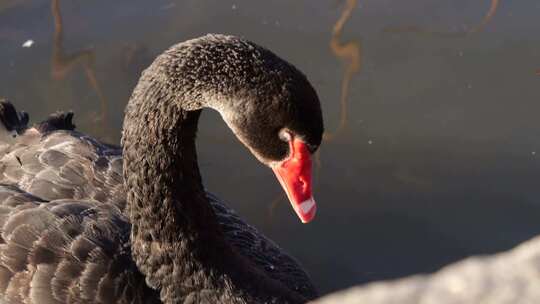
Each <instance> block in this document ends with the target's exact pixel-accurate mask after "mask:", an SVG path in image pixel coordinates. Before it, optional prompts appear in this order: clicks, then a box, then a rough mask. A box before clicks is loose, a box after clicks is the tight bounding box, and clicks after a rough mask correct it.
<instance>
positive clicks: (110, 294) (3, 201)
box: [0, 185, 159, 304]
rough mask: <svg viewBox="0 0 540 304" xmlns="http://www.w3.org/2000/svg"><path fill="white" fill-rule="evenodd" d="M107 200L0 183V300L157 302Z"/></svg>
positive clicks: (124, 225)
mask: <svg viewBox="0 0 540 304" xmlns="http://www.w3.org/2000/svg"><path fill="white" fill-rule="evenodd" d="M130 229H131V227H130V225H129V223H128V222H127V221H126V219H125V218H124V217H123V216H122V214H121V213H120V212H119V211H118V210H117V209H116V207H114V206H106V205H103V204H96V203H95V202H91V201H75V200H56V201H50V202H46V201H44V200H43V199H40V198H37V197H35V196H33V195H30V194H28V193H26V192H24V191H22V190H20V189H18V188H17V187H14V186H8V185H0V303H9V304H19V303H21V304H22V303H25V304H38V303H39V304H53V303H54V304H60V303H103V304H105V303H107V304H110V303H140V304H143V303H159V302H157V300H156V299H157V295H156V294H155V292H154V291H152V290H150V289H149V288H148V287H147V286H146V284H145V282H144V278H143V276H142V275H141V274H140V273H139V272H138V270H137V268H136V266H135V264H134V262H133V261H132V259H131V251H130V244H129V231H130Z"/></svg>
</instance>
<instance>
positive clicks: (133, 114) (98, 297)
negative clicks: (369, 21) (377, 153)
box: [0, 35, 322, 304]
mask: <svg viewBox="0 0 540 304" xmlns="http://www.w3.org/2000/svg"><path fill="white" fill-rule="evenodd" d="M229 50H230V52H229ZM193 52H195V53H197V52H202V53H203V54H202V55H200V54H195V55H194V54H193ZM207 52H209V53H207ZM231 52H232V53H231ZM242 52H247V53H244V54H242ZM265 52H268V51H266V50H264V49H262V48H260V47H258V46H256V45H254V44H251V43H249V42H246V41H243V40H240V39H237V38H234V37H228V36H219V35H216V36H206V37H204V38H200V39H197V40H193V41H190V42H188V43H183V44H179V45H177V46H175V47H173V48H171V49H170V50H169V51H167V52H166V53H165V54H164V55H161V56H160V57H159V58H158V59H157V60H156V62H154V64H153V65H152V66H151V67H150V68H149V69H148V70H147V71H146V72H145V73H144V74H143V77H142V79H141V81H140V83H139V85H138V87H137V89H136V90H135V92H134V94H133V96H132V99H131V101H130V104H129V106H128V108H127V110H126V121H125V125H124V136H123V146H124V147H123V153H122V149H121V148H120V147H115V146H111V145H106V144H102V143H100V142H99V141H97V140H95V139H93V138H91V137H88V136H85V135H83V134H80V133H78V132H76V131H73V130H71V129H73V127H74V126H72V125H71V116H70V115H69V114H68V115H60V116H58V115H57V116H56V117H53V118H52V119H49V120H48V121H46V122H44V123H42V124H40V125H38V126H37V127H36V128H32V129H28V130H26V131H25V132H21V135H20V136H18V137H17V138H15V139H12V140H11V139H10V142H9V143H7V144H4V147H3V148H2V150H1V151H0V183H1V184H0V232H1V238H0V303H6V304H16V303H39V304H48V303H301V302H305V301H306V300H309V299H312V298H314V297H315V296H316V291H315V288H314V287H313V285H312V283H311V282H310V280H309V278H308V276H307V275H306V273H305V272H304V271H303V270H302V268H301V267H300V266H299V265H298V263H297V262H296V261H295V260H294V259H292V258H291V257H290V256H288V255H287V254H286V253H284V252H283V251H282V250H281V249H280V248H279V247H278V246H277V245H275V244H274V243H273V242H271V241H270V240H268V239H267V238H265V237H264V236H263V235H261V234H260V233H259V232H257V230H256V229H254V228H253V227H251V226H249V225H248V224H246V223H245V222H243V221H242V220H241V219H240V218H239V217H238V216H237V215H236V214H235V213H234V211H233V210H231V209H230V208H228V207H227V206H226V205H224V204H223V203H221V202H219V201H218V200H217V198H215V197H214V196H212V195H211V194H208V193H206V192H205V190H204V189H203V188H202V186H201V183H200V176H199V173H198V168H197V165H196V155H195V151H194V136H193V135H194V133H195V130H196V123H197V119H198V116H199V113H200V110H198V109H200V107H202V106H212V105H209V104H204V103H206V102H209V100H215V101H218V102H221V105H213V107H214V108H216V109H218V110H223V111H222V116H223V117H224V119H225V120H226V122H227V123H228V124H229V126H231V128H232V129H233V131H234V132H235V133H236V134H237V136H238V137H239V138H240V139H241V140H242V142H244V143H245V144H246V145H247V146H248V147H249V148H250V149H251V150H252V152H254V154H256V156H257V157H258V158H259V159H265V160H267V159H268V160H273V159H276V157H275V155H276V153H278V154H279V153H283V151H281V150H279V149H277V150H274V151H268V149H262V150H261V146H260V145H259V144H261V143H262V144H263V145H264V144H268V141H265V142H264V143H263V142H262V141H258V139H257V138H255V139H253V138H250V137H249V135H246V134H244V133H242V132H244V131H245V130H242V128H240V127H239V126H240V124H237V123H236V122H235V121H234V120H235V119H238V116H237V115H236V116H235V112H231V111H227V110H226V108H227V107H226V106H225V103H227V102H233V103H234V102H239V100H227V97H230V98H232V97H236V98H238V99H242V98H254V96H250V94H253V91H252V87H253V86H259V89H258V91H257V92H258V93H261V94H265V90H268V89H269V88H261V87H260V85H261V83H266V84H268V85H271V83H269V81H270V80H272V81H275V80H273V79H262V80H261V79H254V78H249V79H251V80H252V81H253V83H251V84H250V83H245V79H246V78H245V77H246V75H244V76H242V73H245V72H246V69H247V68H252V67H247V66H244V67H242V66H240V67H239V66H236V67H235V66H232V67H231V69H230V70H229V71H222V72H224V74H220V75H218V76H219V77H214V76H215V74H216V73H217V71H215V70H212V68H215V66H214V67H211V66H208V65H205V64H202V63H197V64H198V65H196V64H195V63H194V62H192V61H190V58H196V57H194V56H199V57H201V56H202V58H200V59H201V60H208V56H217V57H219V56H224V55H223V54H225V55H227V58H228V56H230V55H231V54H236V55H238V58H236V59H234V60H236V62H237V63H238V62H239V63H241V64H246V62H250V61H251V60H255V61H256V66H255V67H256V68H263V69H266V68H270V69H271V70H272V71H276V72H277V73H278V74H279V73H282V75H277V76H276V75H273V76H272V77H274V76H276V77H277V79H278V80H280V79H281V78H280V77H285V83H284V84H283V83H281V84H280V83H279V81H278V83H276V85H277V86H278V88H281V89H282V90H281V93H283V94H286V93H288V92H287V90H288V89H287V88H285V87H284V85H287V84H291V83H292V84H295V85H296V83H295V81H301V82H302V81H304V80H302V78H301V77H303V76H299V77H300V80H296V79H295V78H294V77H297V75H296V74H295V73H297V72H296V70H291V69H294V68H292V67H291V66H288V65H286V66H282V65H284V64H286V63H284V62H282V61H281V60H279V59H278V58H277V57H275V55H273V54H271V53H269V52H268V53H269V54H271V55H269V54H268V53H265ZM246 55H252V56H253V58H251V59H249V58H248V59H247V61H246V58H243V56H244V57H245V56H246ZM174 56H176V57H174ZM205 56H206V57H205ZM257 56H259V57H260V58H258V57H257ZM267 56H269V57H268V58H266V57H267ZM172 57H174V58H172ZM210 59H212V58H210ZM213 59H219V60H221V61H223V58H213ZM267 59H268V60H273V61H272V62H271V64H272V65H275V66H274V67H267V66H264V65H265V64H267V62H266V61H265V60H267ZM234 60H233V61H234ZM258 60H259V61H260V60H262V61H263V63H262V64H263V65H260V66H257V64H261V63H260V62H259V63H257V61H258ZM214 63H215V61H213V62H209V64H214ZM184 67H185V68H189V69H190V70H191V71H194V73H201V74H199V75H198V76H197V77H198V79H193V78H190V77H193V75H195V74H193V73H191V74H190V73H187V72H185V71H182V69H183V68H184ZM163 69H169V70H163ZM259 72H261V73H262V74H260V75H259V74H257V75H259V76H261V77H262V76H265V75H264V73H265V72H266V71H264V70H262V71H259ZM168 73H184V75H177V76H178V77H177V78H172V76H171V75H169V74H168ZM227 73H229V75H227ZM231 75H234V77H236V78H237V79H232V80H231V79H229V78H231ZM291 75H292V76H293V78H294V79H292V80H291V79H290V78H287V77H289V76H291ZM247 76H248V77H252V76H255V75H247ZM266 76H268V75H266ZM234 77H233V78H234ZM263 78H264V77H263ZM171 79H174V81H175V82H174V83H173V82H170V80H171ZM216 81H219V82H216ZM156 82H157V83H159V84H156ZM301 84H302V85H303V83H301ZM198 86H206V87H204V88H203V87H198ZM213 86H214V87H213ZM216 86H217V87H216ZM220 86H223V87H220ZM271 89H272V90H273V89H275V88H271ZM250 90H251V91H250ZM303 90H304V89H303ZM308 90H309V88H308ZM311 90H312V89H311ZM289 93H290V92H289ZM302 93H303V92H302ZM310 93H311V92H310ZM168 94H173V95H174V96H168ZM227 94H228V95H227ZM242 94H243V95H242ZM293 95H294V94H293ZM246 96H247V97H246ZM275 97H276V98H280V96H275ZM297 97H298V96H297ZM171 98H172V99H174V100H168V99H171ZM182 100H186V102H184V104H182ZM188 101H189V102H188ZM310 102H311V101H310ZM316 103H317V104H316V105H315V106H313V107H315V110H317V109H316V108H317V107H318V100H317V101H316ZM301 108H302V107H301ZM308 109H309V106H308ZM243 110H245V111H257V110H258V109H257V108H246V107H244V108H243ZM318 111H319V112H318V115H319V118H317V117H315V118H313V119H315V124H317V123H319V122H320V123H321V125H320V127H319V128H318V129H317V130H316V131H315V133H321V134H315V135H314V136H315V140H311V138H309V137H310V136H311V134H310V133H309V132H308V133H305V134H304V133H303V131H301V133H299V134H300V135H302V137H303V138H307V139H308V140H307V142H308V143H312V144H313V145H314V146H316V145H318V143H320V136H321V135H322V120H320V108H319V109H318ZM315 112H316V111H315ZM0 114H1V113H0ZM315 114H316V115H317V113H315ZM295 115H296V116H299V115H300V116H301V115H304V114H295ZM306 115H307V114H306ZM26 120H27V119H26ZM20 123H21V124H25V123H26V122H25V121H23V120H21V122H20ZM244 123H246V122H244ZM248 124H249V122H248ZM287 127H288V128H291V129H292V130H293V131H295V129H299V130H303V129H302V128H301V127H302V126H301V125H300V127H299V128H297V127H296V126H295V125H292V126H289V125H287ZM20 129H23V128H20ZM62 129H64V130H62ZM319 129H320V130H319ZM319 131H320V132H319ZM9 134H11V133H9ZM259 139H261V138H259ZM317 141H318V142H317ZM315 148H316V147H315ZM262 152H268V153H267V154H265V153H262ZM285 153H286V152H285ZM126 162H127V165H126ZM163 172H165V173H163ZM123 176H124V177H127V179H124V178H123ZM126 193H127V197H126ZM206 206H208V207H206Z"/></svg>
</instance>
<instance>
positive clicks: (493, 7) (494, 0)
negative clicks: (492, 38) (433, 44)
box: [384, 0, 499, 38]
mask: <svg viewBox="0 0 540 304" xmlns="http://www.w3.org/2000/svg"><path fill="white" fill-rule="evenodd" d="M498 7H499V0H491V4H490V6H489V9H488V11H487V12H486V14H485V15H484V17H483V18H482V21H480V23H479V24H477V25H475V26H473V27H471V28H470V29H468V30H466V31H461V32H443V31H431V30H427V29H424V28H421V27H418V26H399V27H387V28H385V29H384V32H388V33H416V34H421V35H426V36H435V37H449V38H454V37H463V36H467V35H469V34H474V33H478V32H481V31H483V30H484V29H485V28H486V26H487V25H488V24H489V23H490V22H491V20H492V19H493V17H494V16H495V13H496V12H497V9H498Z"/></svg>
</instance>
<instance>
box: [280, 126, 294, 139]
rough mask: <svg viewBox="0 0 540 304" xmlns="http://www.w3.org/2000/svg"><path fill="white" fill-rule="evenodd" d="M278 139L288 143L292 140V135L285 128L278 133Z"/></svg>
mask: <svg viewBox="0 0 540 304" xmlns="http://www.w3.org/2000/svg"><path fill="white" fill-rule="evenodd" d="M279 138H280V139H281V140H283V141H284V142H289V141H290V140H291V139H292V133H291V131H289V130H288V129H286V128H283V129H281V130H280V131H279Z"/></svg>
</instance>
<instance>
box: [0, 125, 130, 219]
mask: <svg viewBox="0 0 540 304" xmlns="http://www.w3.org/2000/svg"><path fill="white" fill-rule="evenodd" d="M0 182H1V183H7V184H13V185H17V187H19V188H20V189H22V190H24V191H26V192H28V193H30V194H32V195H35V196H39V197H42V198H43V199H46V200H54V199H66V198H69V199H91V200H95V201H99V202H102V203H111V204H113V205H115V206H117V207H119V208H120V209H121V210H123V208H124V207H125V193H124V191H123V179H122V156H121V150H120V149H119V148H118V147H114V146H109V145H104V144H101V143H99V142H97V141H96V140H94V139H92V138H90V137H88V136H84V135H82V134H80V133H78V132H75V131H67V130H60V131H54V132H49V133H45V134H42V133H40V132H38V131H36V130H35V129H31V130H29V131H28V132H26V133H25V134H24V135H23V136H21V137H20V138H18V139H17V142H16V143H15V144H13V145H11V146H10V147H9V149H6V150H5V151H4V153H0Z"/></svg>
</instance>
